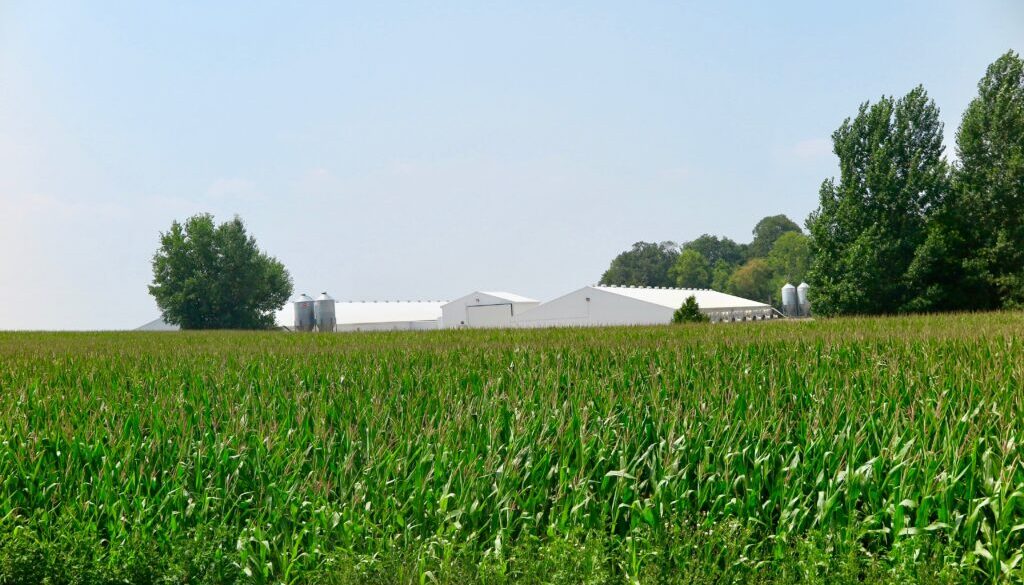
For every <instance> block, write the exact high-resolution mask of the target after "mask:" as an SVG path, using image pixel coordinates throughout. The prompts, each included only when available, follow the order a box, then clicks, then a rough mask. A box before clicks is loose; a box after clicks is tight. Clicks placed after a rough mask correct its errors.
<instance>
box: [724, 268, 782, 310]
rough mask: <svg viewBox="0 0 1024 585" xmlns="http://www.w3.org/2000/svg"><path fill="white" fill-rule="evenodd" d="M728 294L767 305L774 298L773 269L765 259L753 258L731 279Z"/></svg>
mask: <svg viewBox="0 0 1024 585" xmlns="http://www.w3.org/2000/svg"><path fill="white" fill-rule="evenodd" d="M726 290H728V292H730V293H732V294H734V295H738V296H741V297H743V298H747V299H751V300H754V301H761V302H764V303H767V302H768V301H769V300H771V297H772V293H773V291H772V269H771V267H769V266H768V261H767V260H765V259H764V258H752V259H750V260H748V261H747V263H746V264H744V265H743V266H740V267H739V268H737V269H736V272H733V274H732V276H730V277H729V282H728V284H727V285H726Z"/></svg>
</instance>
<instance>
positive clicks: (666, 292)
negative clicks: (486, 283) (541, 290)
mask: <svg viewBox="0 0 1024 585" xmlns="http://www.w3.org/2000/svg"><path fill="white" fill-rule="evenodd" d="M690 296H692V297H694V298H695V299H696V301H697V305H698V306H699V307H700V310H701V312H702V313H704V314H705V315H707V316H708V317H709V318H710V319H711V321H712V322H715V323H718V322H723V321H752V320H758V319H771V318H772V316H773V309H772V308H771V306H770V305H767V304H765V303H759V302H757V301H751V300H749V299H744V298H740V297H737V296H733V295H727V294H725V293H720V292H717V291H713V290H710V289H687V288H651V287H625V286H585V287H583V288H581V289H579V290H576V291H573V292H571V293H569V294H567V295H564V296H561V297H558V298H557V299H554V300H551V301H548V302H546V303H542V304H541V305H539V306H537V307H536V308H535V309H533V310H531V311H527V312H525V313H523V314H521V315H518V316H516V318H515V319H514V320H513V324H514V325H515V326H517V327H587V326H600V325H657V324H663V323H670V322H671V321H672V314H673V313H675V311H676V309H678V308H679V307H680V306H681V305H682V304H683V303H684V302H686V299H687V297H690Z"/></svg>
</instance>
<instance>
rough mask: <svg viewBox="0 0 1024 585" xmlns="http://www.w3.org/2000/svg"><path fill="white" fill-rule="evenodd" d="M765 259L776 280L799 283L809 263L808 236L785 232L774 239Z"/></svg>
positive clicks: (809, 247) (809, 244)
mask: <svg viewBox="0 0 1024 585" xmlns="http://www.w3.org/2000/svg"><path fill="white" fill-rule="evenodd" d="M767 259H768V266H769V267H771V269H772V273H773V274H774V275H775V278H776V280H777V281H778V282H781V283H786V282H791V283H793V284H794V285H796V284H800V282H802V281H803V280H804V279H806V278H807V269H808V268H809V267H810V264H811V241H810V238H808V237H807V236H805V235H803V234H802V233H800V232H786V233H784V234H782V235H781V236H779V237H778V239H776V240H775V244H774V245H773V246H772V249H771V251H770V252H768V258H767ZM779 286H780V287H781V284H780V285H779Z"/></svg>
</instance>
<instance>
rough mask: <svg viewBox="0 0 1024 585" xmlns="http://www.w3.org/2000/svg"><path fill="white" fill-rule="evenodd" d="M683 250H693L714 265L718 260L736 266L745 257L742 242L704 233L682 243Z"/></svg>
mask: <svg viewBox="0 0 1024 585" xmlns="http://www.w3.org/2000/svg"><path fill="white" fill-rule="evenodd" d="M682 249H683V250H694V251H695V252H698V253H700V255H701V256H703V257H704V259H705V260H707V262H708V265H710V266H715V265H716V264H718V261H719V260H721V261H724V262H726V263H727V264H731V265H733V266H738V265H739V264H742V263H743V261H744V260H745V259H746V250H745V247H744V246H743V245H742V244H737V243H736V242H734V241H732V240H730V239H729V238H726V237H722V238H719V237H717V236H712V235H711V234H704V235H702V236H700V237H699V238H697V239H696V240H691V241H689V242H686V243H685V244H683V245H682Z"/></svg>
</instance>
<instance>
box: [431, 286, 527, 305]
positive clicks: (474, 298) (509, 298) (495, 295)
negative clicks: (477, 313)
mask: <svg viewBox="0 0 1024 585" xmlns="http://www.w3.org/2000/svg"><path fill="white" fill-rule="evenodd" d="M482 297H489V298H487V299H484V298H482ZM463 301H469V302H468V303H464V302H463ZM474 303H483V304H505V303H540V301H538V300H537V299H531V298H529V297H524V296H523V295H517V294H515V293H510V292H502V291H490V292H489V291H482V290H477V291H473V292H471V293H469V294H467V295H462V296H461V297H459V298H457V299H455V300H452V301H448V302H447V303H445V304H448V305H460V304H474Z"/></svg>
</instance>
